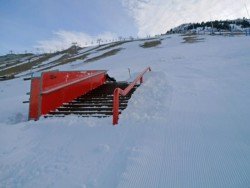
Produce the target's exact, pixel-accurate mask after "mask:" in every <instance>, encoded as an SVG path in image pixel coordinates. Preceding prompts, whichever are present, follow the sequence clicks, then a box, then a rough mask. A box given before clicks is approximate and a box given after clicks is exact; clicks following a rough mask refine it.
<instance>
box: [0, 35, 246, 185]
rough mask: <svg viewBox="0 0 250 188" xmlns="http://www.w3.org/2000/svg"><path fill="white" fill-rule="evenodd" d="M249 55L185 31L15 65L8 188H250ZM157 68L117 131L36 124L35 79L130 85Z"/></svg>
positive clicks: (6, 95) (8, 102) (3, 137)
mask: <svg viewBox="0 0 250 188" xmlns="http://www.w3.org/2000/svg"><path fill="white" fill-rule="evenodd" d="M249 49H250V37H249V36H244V35H239V36H234V37H232V36H230V37H229V36H221V35H219V36H217V35H216V36H213V35H177V34H176V35H164V36H161V37H160V38H157V39H149V40H144V41H141V40H137V41H126V42H122V43H113V44H106V45H104V46H96V47H88V48H83V49H82V48H77V49H72V50H73V51H74V52H73V53H71V52H69V51H62V52H58V53H54V54H40V55H33V54H31V57H32V58H33V59H31V60H30V62H27V60H23V61H22V63H23V65H25V66H26V67H33V68H32V70H29V69H28V68H23V69H22V71H19V69H16V68H15V69H12V68H10V67H9V68H7V67H6V68H7V69H6V72H7V70H9V72H10V73H11V74H12V73H14V74H15V77H16V78H15V79H11V80H5V81H0V103H1V105H2V107H1V109H0V187H102V188H105V187H107V188H110V187H145V188H146V187H162V188H165V187H193V188H195V187H197V188H200V187H218V188H219V187H248V186H249V185H250V177H249V174H250V137H249V135H250V126H249V121H250V97H249V96H250V82H249V80H250V63H249V62H250V53H249ZM25 58H26V57H25ZM25 58H24V59H25ZM42 58H44V59H42ZM31 62H34V63H31ZM23 65H20V66H23ZM8 66H9V65H8ZM10 66H13V68H14V67H15V65H10ZM148 66H150V67H151V68H152V72H151V73H148V74H146V77H145V82H144V84H143V85H141V86H140V87H139V88H138V89H137V90H136V92H134V94H133V95H132V98H131V100H130V101H129V103H128V107H127V108H126V109H125V110H124V111H123V113H122V114H121V116H120V120H119V125H118V126H117V127H113V126H112V119H111V118H110V117H108V118H103V119H99V118H82V117H77V116H74V115H70V116H67V117H65V118H58V117H54V118H41V119H40V120H39V121H27V116H28V105H27V104H23V103H22V101H25V100H28V96H27V95H26V93H27V92H29V90H30V82H29V81H24V80H23V78H24V77H27V76H30V75H31V74H33V72H35V74H37V73H39V72H40V71H42V70H51V69H59V70H88V69H99V70H108V73H109V75H110V76H112V77H115V78H116V79H117V80H120V81H124V80H131V79H133V78H134V77H135V76H136V75H137V74H138V73H139V72H140V71H142V70H143V69H144V68H145V67H148ZM128 68H130V70H131V76H132V78H130V76H129V72H128ZM10 69H12V70H11V71H10ZM1 71H2V73H1V74H2V75H5V74H6V72H4V73H3V71H4V70H3V69H1Z"/></svg>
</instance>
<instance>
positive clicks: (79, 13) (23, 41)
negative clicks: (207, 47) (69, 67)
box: [0, 0, 250, 54]
mask: <svg viewBox="0 0 250 188" xmlns="http://www.w3.org/2000/svg"><path fill="white" fill-rule="evenodd" d="M244 4H245V5H246V6H247V7H248V9H250V6H249V5H250V0H239V1H235V0H223V1H218V0H0V54H5V53H8V52H9V51H10V50H14V51H15V52H19V53H20V52H24V50H29V51H30V50H32V49H33V51H34V49H35V48H37V47H39V48H43V49H44V50H53V49H55V50H56V49H60V48H66V47H68V45H69V44H70V43H71V42H72V41H77V42H78V43H79V44H81V45H84V44H85V43H90V41H91V40H96V39H97V38H100V37H101V38H107V39H111V38H115V37H118V36H124V37H128V36H131V35H132V36H137V35H138V36H146V35H155V34H160V33H165V32H166V31H167V30H168V29H170V28H171V27H175V26H178V25H180V24H182V23H187V22H198V21H208V20H211V19H212V20H215V19H234V18H242V17H248V15H247V13H246V8H245V6H244Z"/></svg>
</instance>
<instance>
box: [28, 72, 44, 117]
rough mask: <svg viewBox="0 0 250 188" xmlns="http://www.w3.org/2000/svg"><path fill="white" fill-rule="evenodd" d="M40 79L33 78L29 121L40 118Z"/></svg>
mask: <svg viewBox="0 0 250 188" xmlns="http://www.w3.org/2000/svg"><path fill="white" fill-rule="evenodd" d="M40 80H41V79H40V78H37V77H36V78H32V80H31V91H30V106H29V120H37V119H38V118H39V116H40V105H41V104H40V92H41V82H40Z"/></svg>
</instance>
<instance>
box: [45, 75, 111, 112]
mask: <svg viewBox="0 0 250 188" xmlns="http://www.w3.org/2000/svg"><path fill="white" fill-rule="evenodd" d="M95 74H98V71H83V72H80V71H72V72H56V73H52V74H50V73H44V74H43V75H42V79H43V85H42V88H43V94H42V103H41V114H42V115H45V114H47V113H49V112H50V111H53V110H56V109H57V108H58V107H60V106H61V105H62V104H63V103H67V102H70V101H72V100H73V99H75V98H77V97H79V96H81V95H83V94H85V93H87V92H89V91H91V90H93V89H95V88H96V87H98V86H100V85H102V84H103V83H104V82H105V81H106V76H105V74H106V71H103V72H100V74H98V75H95ZM89 76H93V77H89ZM87 77H89V78H87ZM85 78H86V79H85ZM81 79H82V81H81ZM79 80H80V81H79ZM74 82H75V83H74ZM46 91H49V92H47V93H46Z"/></svg>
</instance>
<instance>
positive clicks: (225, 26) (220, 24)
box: [187, 19, 250, 30]
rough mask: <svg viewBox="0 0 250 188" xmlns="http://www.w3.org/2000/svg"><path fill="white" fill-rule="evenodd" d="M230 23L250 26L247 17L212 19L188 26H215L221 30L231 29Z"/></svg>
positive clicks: (195, 27)
mask: <svg viewBox="0 0 250 188" xmlns="http://www.w3.org/2000/svg"><path fill="white" fill-rule="evenodd" d="M230 24H236V25H238V26H241V27H242V28H248V27H250V23H249V21H247V20H246V19H242V20H236V21H218V20H216V21H212V22H201V23H194V24H191V25H189V26H188V27H187V30H190V29H197V28H198V27H201V28H203V29H205V27H212V26H213V27H214V28H217V29H219V30H230Z"/></svg>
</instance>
